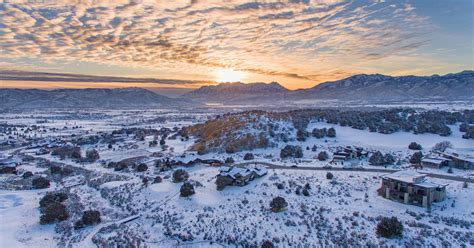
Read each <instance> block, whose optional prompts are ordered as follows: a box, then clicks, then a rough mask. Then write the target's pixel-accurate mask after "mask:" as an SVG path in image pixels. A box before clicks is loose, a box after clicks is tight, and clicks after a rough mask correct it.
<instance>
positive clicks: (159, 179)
mask: <svg viewBox="0 0 474 248" xmlns="http://www.w3.org/2000/svg"><path fill="white" fill-rule="evenodd" d="M162 181H163V179H162V178H161V177H160V176H156V177H155V180H153V183H161V182H162Z"/></svg>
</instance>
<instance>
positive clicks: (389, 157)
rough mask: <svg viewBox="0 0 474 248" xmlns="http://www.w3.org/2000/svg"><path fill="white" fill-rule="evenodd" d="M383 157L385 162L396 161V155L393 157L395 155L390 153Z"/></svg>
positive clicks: (391, 162)
mask: <svg viewBox="0 0 474 248" xmlns="http://www.w3.org/2000/svg"><path fill="white" fill-rule="evenodd" d="M383 159H384V164H393V163H395V157H393V155H392V154H390V153H387V154H385V156H384V158H383Z"/></svg>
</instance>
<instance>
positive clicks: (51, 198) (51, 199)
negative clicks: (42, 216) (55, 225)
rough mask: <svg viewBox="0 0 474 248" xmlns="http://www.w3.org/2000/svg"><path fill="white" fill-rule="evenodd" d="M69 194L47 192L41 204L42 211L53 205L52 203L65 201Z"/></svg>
mask: <svg viewBox="0 0 474 248" xmlns="http://www.w3.org/2000/svg"><path fill="white" fill-rule="evenodd" d="M67 198H68V195H67V194H66V193H63V192H52V193H51V192H50V193H47V194H46V195H45V196H43V198H41V200H40V202H39V205H40V211H41V212H44V211H45V209H46V208H47V207H48V206H49V205H51V204H52V203H62V202H63V201H65V200H67Z"/></svg>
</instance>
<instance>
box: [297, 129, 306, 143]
mask: <svg viewBox="0 0 474 248" xmlns="http://www.w3.org/2000/svg"><path fill="white" fill-rule="evenodd" d="M306 136H307V134H306V131H304V130H302V129H298V131H296V140H297V141H305V140H306Z"/></svg>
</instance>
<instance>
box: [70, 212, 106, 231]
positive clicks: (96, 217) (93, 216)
mask: <svg viewBox="0 0 474 248" xmlns="http://www.w3.org/2000/svg"><path fill="white" fill-rule="evenodd" d="M101 221H102V220H101V219H100V212H99V211H97V210H86V211H84V213H83V214H82V218H81V219H80V220H78V221H77V222H76V223H75V224H74V228H75V229H80V228H83V227H84V226H87V225H94V224H97V223H100V222H101Z"/></svg>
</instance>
